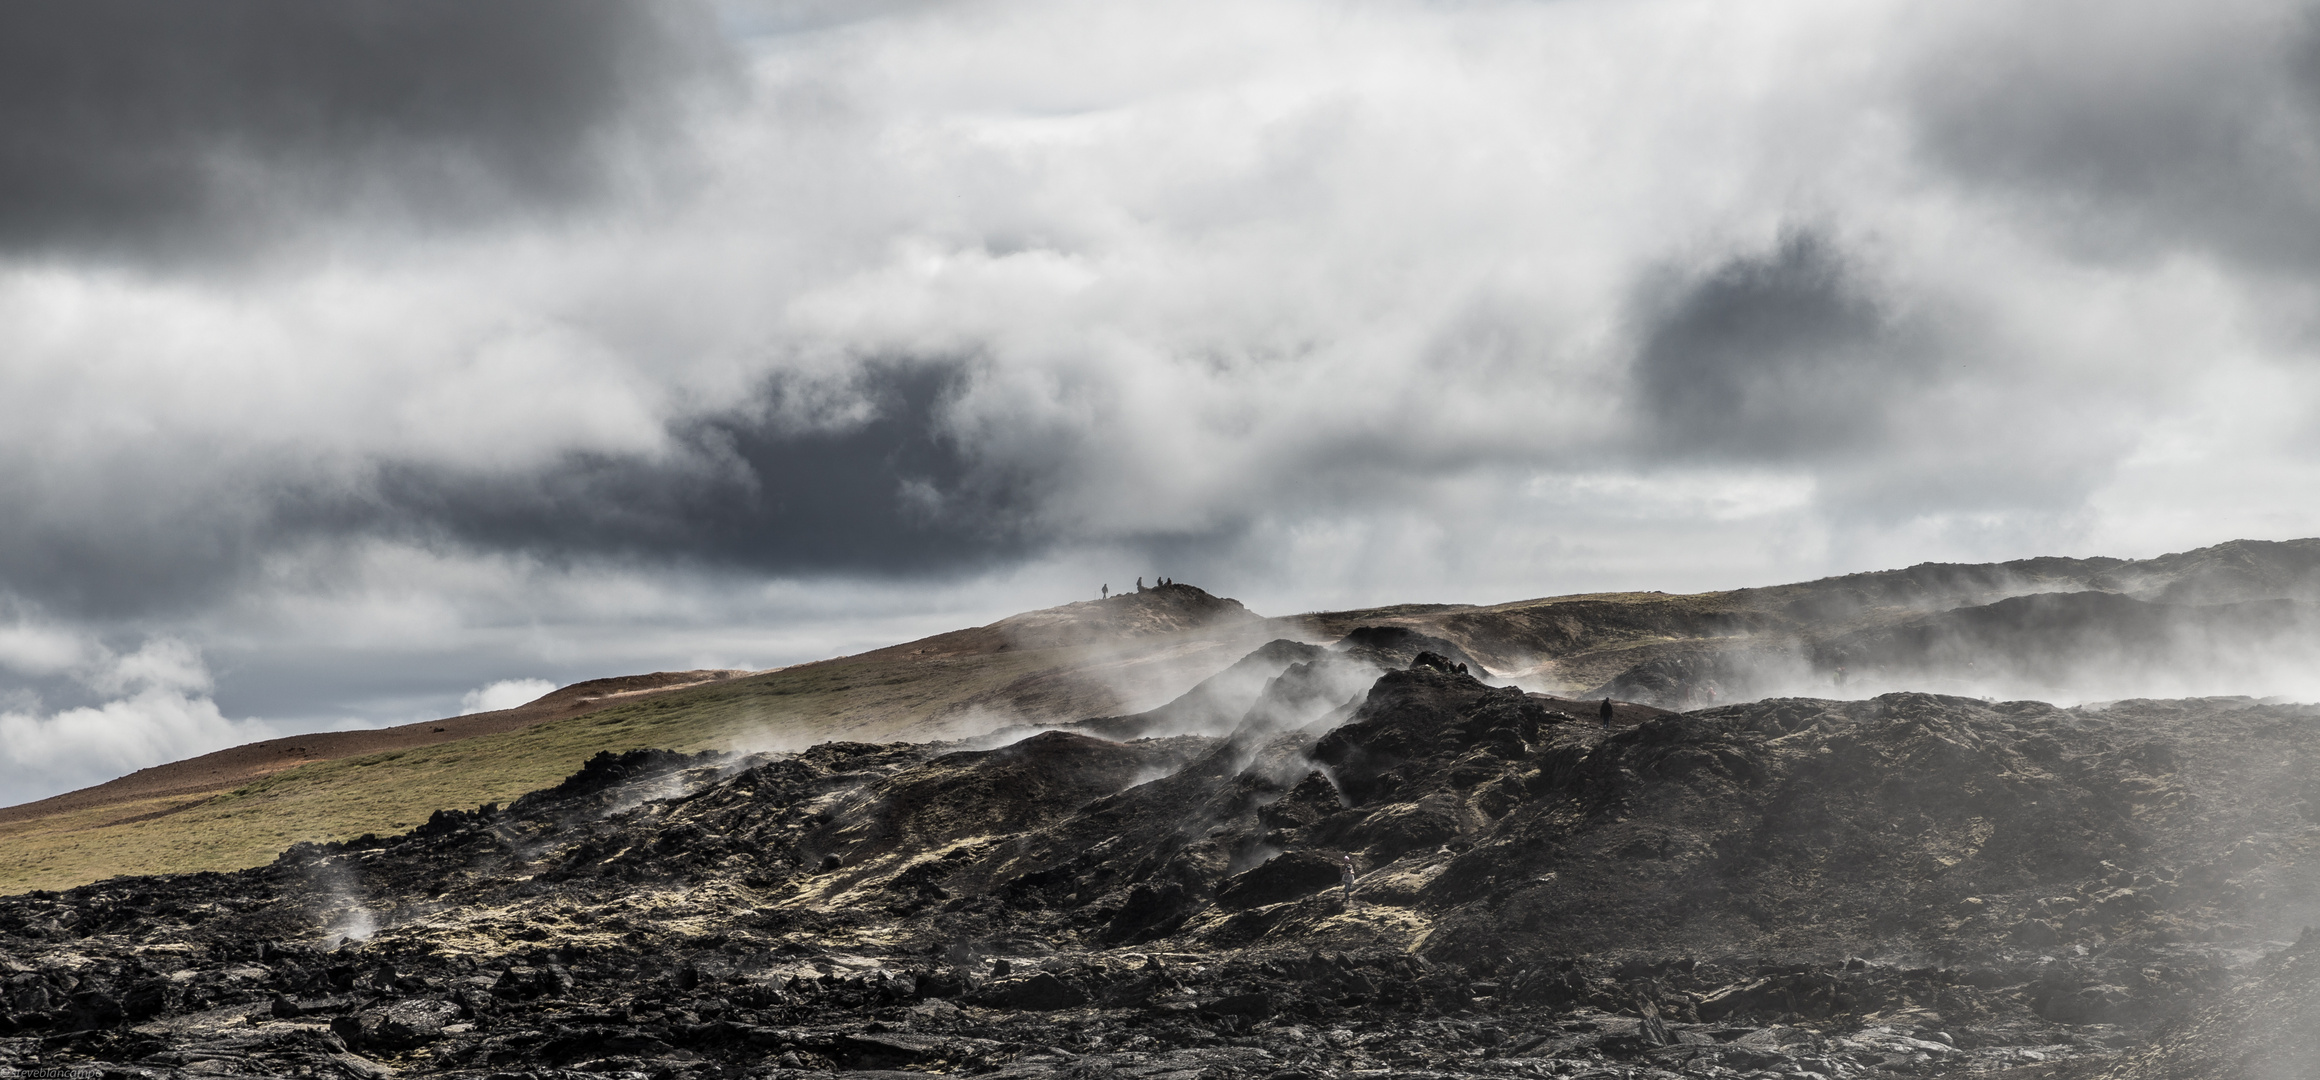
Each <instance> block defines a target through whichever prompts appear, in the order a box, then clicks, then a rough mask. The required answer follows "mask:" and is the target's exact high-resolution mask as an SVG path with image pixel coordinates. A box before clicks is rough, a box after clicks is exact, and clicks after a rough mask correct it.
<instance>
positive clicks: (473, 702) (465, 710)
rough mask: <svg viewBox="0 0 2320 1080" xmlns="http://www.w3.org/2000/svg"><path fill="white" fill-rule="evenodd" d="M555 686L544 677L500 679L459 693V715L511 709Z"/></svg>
mask: <svg viewBox="0 0 2320 1080" xmlns="http://www.w3.org/2000/svg"><path fill="white" fill-rule="evenodd" d="M555 688H556V684H555V683H552V682H549V681H548V680H546V679H501V680H500V681H498V682H495V683H492V684H490V685H487V686H479V687H476V688H475V689H473V690H470V691H468V692H467V693H465V694H462V695H460V698H459V715H461V716H467V715H470V714H472V713H479V712H497V711H498V710H500V709H512V708H515V707H516V706H518V705H522V704H524V703H526V702H529V701H532V700H534V699H536V698H538V697H540V696H541V695H542V694H546V693H547V692H548V691H550V690H554V689H555Z"/></svg>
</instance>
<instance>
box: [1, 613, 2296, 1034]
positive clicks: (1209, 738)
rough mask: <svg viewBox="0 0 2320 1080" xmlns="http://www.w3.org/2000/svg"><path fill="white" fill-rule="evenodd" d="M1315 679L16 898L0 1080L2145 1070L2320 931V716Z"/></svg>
mask: <svg viewBox="0 0 2320 1080" xmlns="http://www.w3.org/2000/svg"><path fill="white" fill-rule="evenodd" d="M1292 644H1293V643H1292ZM1309 648H1313V647H1310V646H1299V647H1294V648H1292V647H1280V646H1267V647H1266V649H1264V650H1260V653H1262V654H1263V655H1262V656H1261V657H1258V658H1256V659H1255V660H1253V661H1251V662H1250V663H1249V664H1248V666H1247V667H1246V668H1244V669H1243V670H1242V671H1241V674H1240V676H1237V677H1236V678H1237V680H1238V681H1237V683H1235V685H1234V686H1233V687H1226V686H1224V685H1223V684H1217V685H1214V686H1211V687H1210V688H1209V690H1208V691H1207V692H1203V693H1202V694H1201V696H1200V697H1198V698H1197V699H1190V696H1189V695H1188V700H1185V701H1180V702H1179V703H1177V706H1176V708H1177V712H1176V713H1174V714H1171V715H1174V716H1178V717H1181V716H1183V715H1188V714H1190V713H1193V712H1196V711H1199V710H1207V711H1208V712H1207V713H1206V714H1204V715H1213V714H1214V713H1215V712H1216V711H1217V710H1220V709H1227V708H1230V707H1231V706H1232V705H1233V704H1235V703H1239V702H1243V701H1245V702H1247V704H1246V705H1245V707H1244V709H1243V714H1242V717H1241V720H1240V722H1238V723H1236V724H1235V725H1234V726H1232V727H1231V728H1229V729H1225V730H1223V731H1222V732H1221V733H1220V734H1212V735H1197V734H1176V735H1170V736H1166V737H1154V738H1125V739H1122V738H1098V737H1094V736H1091V735H1088V734H1084V733H1080V732H1074V731H1048V732H1044V733H1040V734H1037V735H1034V736H1032V737H1029V738H1025V739H1022V740H1020V741H1016V742H1013V743H1011V744H1008V745H1003V746H984V747H975V746H966V745H960V744H905V743H895V744H884V745H878V744H867V743H830V744H824V745H822V746H817V747H815V748H813V749H811V750H808V751H805V752H802V753H798V754H791V755H779V756H764V755H760V756H755V757H749V758H741V759H730V758H725V757H721V756H717V755H707V754H704V755H679V754H671V753H666V752H655V751H638V752H634V753H630V754H624V755H610V754H607V755H603V756H600V757H599V758H597V759H596V760H594V761H592V762H590V763H589V766H588V767H587V768H586V769H583V770H582V771H581V772H580V773H578V774H576V775H574V776H573V777H571V778H570V779H569V780H567V781H566V782H565V783H563V784H561V785H559V786H557V787H554V788H551V789H548V790H544V791H541V792H536V793H534V794H532V795H529V796H526V797H524V798H523V799H520V800H517V801H516V802H514V803H512V804H510V805H509V806H507V807H504V808H502V807H496V806H485V807H482V808H479V809H476V810H472V811H452V810H446V811H444V812H441V813H438V814H437V815H436V816H435V817H434V818H433V819H432V820H430V821H429V822H428V823H427V824H426V825H425V826H423V827H421V828H419V829H417V830H415V831H413V832H411V833H409V834H407V835H403V836H398V837H389V838H377V837H365V838H361V839H359V840H356V841H352V842H348V843H345V844H334V845H322V846H315V845H305V846H301V847H299V848H296V849H293V850H292V851H290V852H288V853H286V854H285V855H284V856H283V857H282V858H281V859H280V860H278V861H276V862H275V863H274V864H272V865H271V866H267V867H263V868H259V869H255V870H249V871H244V872H240V873H236V874H228V875H221V874H201V875H189V876H184V877H176V878H167V877H164V878H141V879H118V880H115V881H111V882H105V883H100V884H98V885H92V886H87V887H84V888H80V889H75V890H72V891H69V892H65V893H32V894H26V895H22V896H17V897H10V898H0V1065H14V1066H18V1067H24V1068H30V1067H35V1066H38V1067H43V1068H64V1067H80V1066H88V1067H90V1068H92V1069H93V1068H98V1067H101V1068H104V1069H109V1070H113V1071H116V1072H124V1073H126V1072H141V1073H143V1074H145V1075H184V1076H192V1075H220V1074H226V1075H234V1074H249V1075H257V1074H263V1075H288V1074H300V1073H301V1071H302V1070H303V1074H305V1075H343V1076H360V1077H383V1076H386V1075H389V1072H388V1070H394V1071H396V1072H399V1073H401V1074H404V1075H456V1076H476V1077H482V1076H490V1075H495V1074H498V1075H513V1074H516V1073H531V1074H533V1075H550V1074H556V1075H561V1074H562V1072H561V1071H562V1070H572V1071H573V1074H574V1075H578V1074H582V1073H585V1074H590V1075H600V1074H605V1073H614V1074H632V1075H640V1076H655V1077H699V1078H704V1080H705V1078H707V1077H711V1076H717V1077H727V1076H742V1075H776V1074H795V1075H804V1074H806V1073H813V1072H820V1071H827V1070H832V1069H837V1070H851V1071H865V1070H868V1071H876V1070H892V1069H900V1068H907V1069H915V1070H920V1071H927V1070H932V1071H946V1072H967V1073H989V1074H993V1075H1000V1076H1031V1075H1040V1076H1048V1075H1056V1076H1066V1077H1071V1078H1073V1080H1080V1078H1093V1077H1102V1076H1131V1077H1160V1076H1163V1075H1167V1076H1176V1075H1178V1074H1181V1075H1183V1076H1184V1077H1186V1078H1187V1080H1189V1078H1191V1077H1193V1076H1195V1075H1198V1076H1207V1077H1218V1078H1238V1077H1249V1078H1274V1080H1294V1078H1297V1077H1308V1078H1314V1080H1319V1078H1321V1077H1333V1076H1354V1075H1373V1076H1383V1075H1386V1074H1387V1073H1388V1072H1392V1073H1397V1074H1398V1073H1413V1074H1430V1075H1436V1076H1444V1075H1475V1076H1508V1077H1513V1076H1524V1077H1535V1076H1546V1075H1598V1076H1612V1075H1621V1076H1641V1075H1667V1074H1680V1075H1690V1076H1732V1075H1752V1074H1758V1073H1766V1072H1769V1073H1772V1074H1778V1075H1812V1074H1818V1075H1820V1076H1824V1077H1841V1076H1863V1075H1884V1074H1907V1075H1929V1074H1933V1075H1938V1074H1962V1073H1966V1072H1972V1071H1985V1070H1988V1069H1992V1068H2000V1067H2010V1066H2020V1067H2034V1068H2040V1069H2043V1068H2047V1067H2048V1066H2049V1065H2051V1064H2053V1063H2056V1062H2061V1063H2073V1062H2075V1063H2076V1064H2075V1065H2072V1066H2071V1067H2073V1068H2078V1069H2081V1070H2102V1069H2118V1070H2123V1071H2120V1072H2119V1073H2118V1075H2119V1076H2121V1077H2130V1076H2131V1077H2138V1078H2140V1077H2176V1076H2192V1075H2236V1074H2227V1073H2224V1072H2218V1071H2214V1070H2215V1069H2216V1068H2217V1066H2215V1064H2214V1063H2215V1062H2216V1061H2219V1060H2221V1059H2220V1058H2218V1057H2216V1056H2215V1055H2216V1054H2219V1053H2222V1052H2223V1051H2222V1050H2221V1049H2218V1048H2220V1047H2223V1046H2225V1045H2226V1044H2228V1043H2229V1038H2228V1036H2229V1033H2230V1032H2231V1031H2234V1030H2240V1029H2237V1028H2232V1027H2230V1025H2231V1024H2234V1023H2240V1024H2243V1025H2244V1024H2249V1023H2255V1021H2252V1020H2250V1019H2249V1015H2250V1013H2251V1012H2253V1013H2262V1014H2263V1015H2264V1016H2273V1015H2274V1014H2276V1013H2278V1012H2279V1010H2288V1012H2287V1014H2284V1015H2287V1016H2288V1017H2289V1019H2288V1020H2278V1021H2273V1020H2265V1021H2263V1023H2272V1024H2274V1026H2275V1027H2277V1025H2278V1024H2281V1023H2288V1022H2292V1020H2293V1019H2294V1018H2296V1017H2301V1016H2302V1015H2303V1014H2302V1013H2296V1012H2294V1010H2296V1009H2308V1008H2309V1006H2308V1004H2304V1003H2307V1002H2309V1000H2310V996H2309V994H2308V993H2305V992H2304V988H2305V984H2306V983H2307V982H2308V981H2309V979H2310V977H2311V973H2310V971H2308V970H2306V969H2307V968H2309V967H2311V965H2310V964H2308V963H2306V960H2305V957H2304V953H2305V952H2307V951H2308V950H2307V949H2305V948H2304V947H2301V946H2299V947H2298V948H2296V949H2290V950H2288V951H2287V952H2285V953H2282V954H2280V955H2279V956H2277V957H2275V958H2274V959H2271V960H2267V961H2261V962H2257V961H2258V958H2259V957H2261V956H2262V955H2264V954H2265V953H2266V952H2267V951H2270V950H2276V949H2279V948H2281V947H2283V946H2284V944H2285V942H2286V941H2288V940H2290V939H2293V938H2294V937H2295V936H2296V934H2297V932H2298V928H2299V926H2300V925H2301V921H2302V920H2306V919H2308V915H2307V912H2309V911H2311V910H2314V909H2315V906H2316V905H2315V901H2316V900H2320V857H2316V856H2320V811H2316V810H2315V809H2314V805H2315V804H2314V801H2313V796H2314V789H2313V788H2312V786H2311V784H2312V781H2311V780H2310V777H2311V776H2313V775H2315V774H2314V773H2313V771H2312V769H2311V765H2312V764H2313V762H2314V755H2315V754H2320V715H2315V712H2314V710H2312V709H2310V708H2306V707H2287V706H2275V705H2264V704H2260V703H2256V702H2253V701H2249V700H2246V699H2209V700H2198V701H2176V702H2129V703H2121V704H2116V705H2112V706H2110V707H2107V708H2078V709H2059V708H2055V707H2052V706H2048V705H2043V704H2039V703H2035V702H2008V703H1997V704H1994V703H1988V702H1982V701H1978V700H1972V699H1964V698H1945V697H1938V696H1933V695H1925V694H1894V695H1886V696H1883V697H1879V698H1876V699H1874V700H1869V701H1852V702H1838V701H1821V700H1804V699H1789V700H1774V701H1766V702H1759V703H1753V704H1746V705H1733V706H1726V707H1721V708H1716V709H1709V710H1705V711H1700V712H1693V713H1685V714H1664V713H1652V712H1650V711H1648V710H1645V711H1638V710H1635V709H1632V708H1631V709H1629V710H1626V711H1625V712H1624V713H1623V714H1622V715H1621V716H1620V717H1618V718H1617V719H1616V720H1615V722H1614V723H1612V724H1610V725H1605V724H1603V723H1600V722H1599V721H1598V720H1597V719H1596V718H1595V717H1594V716H1593V715H1591V714H1590V715H1584V716H1581V715H1574V713H1573V712H1572V711H1570V710H1569V709H1567V708H1565V707H1564V705H1565V703H1563V702H1561V701H1559V700H1557V699H1552V698H1548V697H1544V696H1541V695H1537V694H1528V693H1525V692H1523V691H1521V690H1520V689H1517V688H1514V687H1507V686H1493V685H1489V684H1487V683H1485V682H1484V681H1482V680H1481V679H1480V678H1478V677H1477V674H1476V672H1475V671H1474V668H1475V667H1476V665H1475V664H1474V663H1473V662H1471V661H1457V660H1452V659H1449V658H1447V657H1445V656H1442V655H1439V654H1436V653H1432V652H1424V653H1420V654H1418V655H1416V656H1414V657H1412V658H1411V661H1410V662H1409V664H1408V665H1407V666H1404V667H1399V668H1396V669H1393V670H1388V671H1385V672H1383V673H1382V674H1378V675H1377V676H1376V677H1375V679H1374V681H1372V682H1371V684H1370V685H1369V687H1368V688H1367V690H1366V692H1365V693H1362V694H1359V695H1357V696H1356V698H1355V699H1354V700H1352V701H1350V702H1344V703H1340V704H1337V705H1328V704H1327V699H1326V697H1324V698H1322V699H1320V700H1319V701H1314V700H1312V699H1311V698H1310V696H1306V695H1301V694H1298V693H1294V692H1287V693H1285V692H1282V691H1281V690H1280V687H1281V686H1282V684H1283V682H1284V681H1285V680H1287V681H1290V682H1292V684H1294V683H1295V682H1296V680H1297V679H1300V678H1307V677H1309V676H1310V674H1311V672H1312V671H1313V670H1314V669H1313V665H1329V664H1345V665H1352V664H1366V663H1368V661H1365V660H1360V659H1358V658H1353V657H1349V656H1347V655H1346V652H1345V651H1338V650H1325V651H1321V652H1318V653H1313V652H1306V651H1304V650H1306V649H1309ZM1462 662H1463V663H1465V664H1466V666H1467V670H1466V671H1463V672H1462V671H1460V670H1459V665H1460V664H1461V663H1462ZM1300 668H1303V669H1304V670H1305V672H1306V675H1304V676H1292V675H1291V673H1292V672H1295V671H1298V670H1299V669H1300ZM1264 671H1274V672H1275V673H1274V674H1270V675H1264V676H1263V679H1264V681H1263V682H1262V683H1261V684H1260V683H1258V681H1257V678H1256V676H1255V675H1254V674H1252V673H1260V672H1264ZM1251 685H1255V686H1256V689H1255V690H1254V691H1251V690H1250V689H1249V687H1250V686H1251ZM1228 690H1229V692H1228ZM1291 700H1294V701H1297V702H1301V703H1303V704H1300V705H1299V706H1298V707H1297V708H1295V709H1291V710H1288V711H1286V712H1283V711H1281V710H1280V708H1279V706H1280V703H1281V702H1284V701H1291ZM1268 702H1270V703H1272V704H1271V705H1268ZM1161 711H1163V712H1165V711H1166V710H1161ZM1347 857H1350V858H1351V860H1352V861H1353V863H1354V865H1355V867H1356V869H1357V871H1358V872H1359V874H1360V877H1359V880H1358V882H1357V883H1356V885H1355V886H1354V888H1353V889H1352V896H1351V898H1350V901H1349V900H1348V898H1347V897H1345V896H1344V895H1343V894H1342V892H1341V891H1340V890H1339V889H1338V888H1337V887H1336V885H1337V874H1338V870H1337V867H1338V866H1339V865H1340V862H1341V860H1342V859H1345V858H1347ZM2233 986H2238V987H2240V989H2238V990H2228V988H2230V987H2233ZM2226 992H2229V993H2234V994H2238V995H2241V997H2240V998H2230V999H2222V1000H2227V1001H2243V999H2244V1001H2243V1003H2242V1004H2241V1005H2240V1007H2239V1011H2238V1012H2235V1013H2227V1014H2226V1015H2224V1016H2223V1017H2222V1018H2220V1019H2219V1018H2216V1017H2214V1016H2211V1015H2209V1014H2208V1013H2202V1012H2200V1011H2199V1009H2200V1007H2201V1006H2202V1005H2207V1004H2210V1003H2213V1002H2215V1001H2217V1000H2219V999H2218V998H2217V997H2216V995H2217V994H2219V993H2226ZM2299 995H2301V996H2299ZM2266 1009H2270V1010H2273V1012H2272V1013H2264V1012H2263V1011H2264V1010H2266ZM2170 1024H2172V1025H2175V1026H2174V1027H2167V1026H2166V1025H2170ZM2257 1026H2258V1028H2260V1029H2261V1030H2272V1028H2262V1027H2261V1025H2260V1024H2258V1025H2257ZM2153 1030H2166V1031H2170V1032H2174V1033H2175V1034H2174V1035H2172V1036H2171V1037H2170V1039H2171V1041H2170V1042H2169V1043H2167V1044H2166V1045H2165V1046H2161V1047H2158V1048H2156V1049H2154V1050H2151V1051H2148V1052H2144V1051H2133V1050H2131V1049H2130V1048H2133V1047H2135V1046H2137V1045H2139V1044H2138V1040H2139V1039H2140V1038H2142V1037H2143V1036H2144V1035H2145V1034H2147V1033H2148V1032H2151V1031H2153ZM2250 1030H2255V1029H2250ZM2203 1054H2204V1055H2206V1056H2200V1055H2203ZM2232 1060H2234V1061H2239V1062H2242V1064H2243V1065H2245V1070H2254V1071H2245V1070H2243V1073H2244V1075H2248V1076H2251V1077H2266V1078H2267V1080H2268V1077H2269V1076H2270V1075H2272V1074H2271V1073H2266V1072H2264V1071H2263V1069H2267V1068H2271V1067H2272V1066H2271V1065H2270V1064H2266V1063H2267V1062H2278V1061H2299V1060H2305V1059H2300V1058H2296V1057H2294V1055H2293V1054H2292V1053H2290V1052H2288V1051H2281V1052H2280V1053H2279V1054H2274V1055H2273V1056H2272V1057H2268V1058H2267V1057H2262V1056H2261V1055H2258V1056H2255V1057H2249V1056H2247V1055H2244V1054H2243V1055H2242V1057H2241V1058H2235V1059H2232ZM2185 1062H2189V1064H2185ZM2249 1063H2252V1064H2249ZM2233 1067H2235V1068H2238V1067H2241V1066H2239V1065H2235V1066H2233ZM2203 1069H2205V1070H2208V1071H2201V1070H2203ZM2025 1075H2027V1074H2025ZM2299 1075H2300V1074H2299Z"/></svg>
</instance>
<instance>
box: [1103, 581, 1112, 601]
mask: <svg viewBox="0 0 2320 1080" xmlns="http://www.w3.org/2000/svg"><path fill="white" fill-rule="evenodd" d="M1103 598H1104V599H1106V600H1109V599H1111V598H1112V583H1111V582H1108V581H1107V582H1105V583H1104V592H1103Z"/></svg>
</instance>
